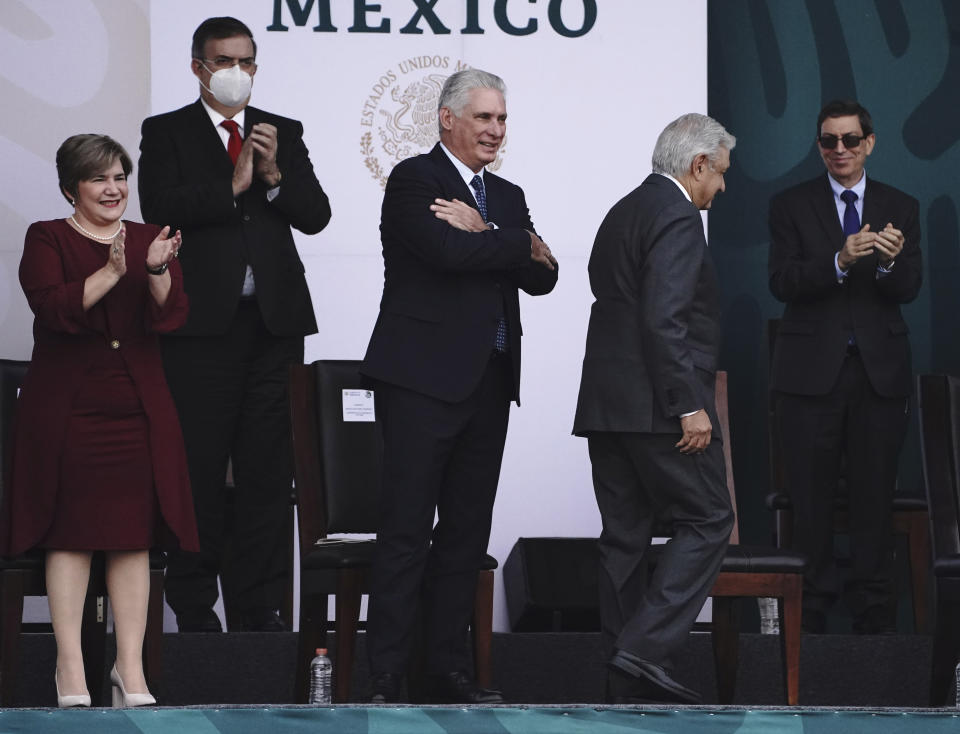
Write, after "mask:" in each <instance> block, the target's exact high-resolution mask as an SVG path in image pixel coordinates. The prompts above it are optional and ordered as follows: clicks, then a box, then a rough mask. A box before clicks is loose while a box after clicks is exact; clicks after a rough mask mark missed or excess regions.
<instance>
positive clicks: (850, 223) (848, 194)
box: [840, 189, 860, 237]
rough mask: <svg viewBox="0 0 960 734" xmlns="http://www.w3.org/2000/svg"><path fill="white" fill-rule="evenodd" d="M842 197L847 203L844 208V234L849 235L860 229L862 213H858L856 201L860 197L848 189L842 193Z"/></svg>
mask: <svg viewBox="0 0 960 734" xmlns="http://www.w3.org/2000/svg"><path fill="white" fill-rule="evenodd" d="M840 198H841V199H842V200H843V202H844V203H845V204H846V205H847V208H846V209H844V210H843V236H844V237H849V236H850V235H852V234H856V233H857V232H859V231H860V215H859V214H857V207H856V204H855V203H854V202H856V200H857V199H859V198H860V197H859V196H857V194H856V192H854V191H851V190H850V189H847V190H846V191H844V192H842V193H841V194H840Z"/></svg>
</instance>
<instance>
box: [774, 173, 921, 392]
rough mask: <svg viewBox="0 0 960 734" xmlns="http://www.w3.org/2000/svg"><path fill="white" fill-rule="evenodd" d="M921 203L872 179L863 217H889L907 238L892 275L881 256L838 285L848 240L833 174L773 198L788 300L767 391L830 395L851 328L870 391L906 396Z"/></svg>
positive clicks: (779, 282)
mask: <svg viewBox="0 0 960 734" xmlns="http://www.w3.org/2000/svg"><path fill="white" fill-rule="evenodd" d="M918 210H919V206H918V204H917V200H916V199H914V198H913V197H911V196H908V195H907V194H904V193H903V192H902V191H898V190H897V189H895V188H893V187H891V186H887V185H886V184H882V183H880V182H878V181H874V180H872V179H870V178H868V179H867V184H866V189H865V190H864V194H863V224H869V225H870V229H871V230H873V231H875V232H876V231H879V230H882V229H883V228H884V227H885V226H886V224H887V223H888V222H890V223H892V224H893V226H894V227H896V228H897V229H899V230H901V231H902V232H903V234H904V237H905V241H904V245H903V251H902V252H901V253H900V255H899V256H898V257H897V258H896V260H895V262H894V266H893V270H892V272H891V273H890V274H889V275H886V276H884V277H882V278H877V255H876V254H871V255H869V256H867V257H864V258H862V259H861V260H859V261H858V262H857V263H856V264H854V265H853V266H852V267H851V268H850V271H849V273H848V275H847V277H846V278H845V279H844V282H843V283H842V284H841V283H837V276H836V271H835V269H834V262H833V257H834V254H835V253H836V252H838V251H839V250H840V249H841V248H842V247H843V243H844V240H845V237H844V236H843V227H842V226H841V224H840V217H839V216H838V215H837V207H836V205H835V204H834V198H833V191H832V190H831V189H830V183H829V181H828V180H827V175H826V174H824V175H822V176H819V177H818V178H815V179H813V180H812V181H807V182H806V183H802V184H800V185H798V186H795V187H793V188H791V189H788V190H786V191H784V192H783V193H781V194H779V195H777V196H776V197H774V198H773V200H772V201H771V202H770V261H769V268H770V290H771V291H772V293H773V295H774V296H776V298H778V299H779V300H781V301H783V302H785V303H786V304H787V305H786V308H785V309H784V312H783V319H782V321H781V322H780V326H779V328H778V331H777V340H776V345H775V347H774V352H773V365H772V374H771V388H772V389H774V390H779V391H782V392H788V393H794V394H798V395H825V394H827V393H828V392H829V391H830V389H831V388H832V387H833V385H834V383H835V382H836V379H837V375H838V374H839V372H840V368H841V366H842V365H843V360H844V358H845V355H846V351H847V343H848V339H849V337H850V335H851V334H853V335H854V337H855V339H856V343H857V346H858V347H859V349H860V355H861V358H862V360H863V365H864V368H865V369H866V372H867V375H868V377H869V379H870V383H871V384H872V385H873V388H874V389H875V390H876V391H877V392H878V393H879V394H880V395H883V396H886V397H904V396H907V395H909V394H910V391H911V385H912V368H911V364H910V343H909V341H908V339H907V332H908V329H907V324H906V322H905V321H904V320H903V316H902V314H901V313H900V304H901V303H909V302H910V301H912V300H913V299H914V298H915V297H916V295H917V292H918V291H919V290H920V283H921V279H922V263H921V257H920V221H919V215H918Z"/></svg>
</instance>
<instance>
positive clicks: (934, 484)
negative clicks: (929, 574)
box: [917, 375, 960, 706]
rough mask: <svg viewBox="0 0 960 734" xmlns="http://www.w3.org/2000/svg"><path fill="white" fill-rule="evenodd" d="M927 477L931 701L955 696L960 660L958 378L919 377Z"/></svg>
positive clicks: (942, 701)
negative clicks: (931, 614) (931, 595)
mask: <svg viewBox="0 0 960 734" xmlns="http://www.w3.org/2000/svg"><path fill="white" fill-rule="evenodd" d="M917 402H918V403H919V411H918V413H919V417H920V446H921V451H922V455H923V480H924V487H925V489H926V493H927V501H928V503H929V506H930V533H931V535H932V537H933V578H934V611H935V614H934V619H933V655H932V659H931V667H930V705H931V706H943V705H948V706H952V705H953V704H954V702H955V699H954V692H955V688H954V686H955V683H956V681H955V678H954V676H955V672H954V671H955V669H956V666H957V663H958V661H960V378H957V377H948V376H946V375H920V376H919V377H918V378H917Z"/></svg>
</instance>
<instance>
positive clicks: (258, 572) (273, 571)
mask: <svg viewBox="0 0 960 734" xmlns="http://www.w3.org/2000/svg"><path fill="white" fill-rule="evenodd" d="M161 346H162V350H163V363H164V368H165V371H166V375H167V382H168V383H169V384H170V391H171V392H172V394H173V399H174V401H175V402H176V405H177V411H178V413H179V415H180V423H181V427H182V429H183V436H184V441H185V442H186V449H187V461H188V464H189V470H190V484H191V486H192V488H193V500H194V507H195V509H196V513H197V527H198V530H199V534H200V553H199V554H196V553H177V554H174V555H173V556H172V557H171V558H170V559H169V563H168V566H167V578H166V596H167V601H168V602H169V604H170V606H171V607H172V608H173V610H174V611H175V612H176V613H177V614H183V613H189V612H191V611H192V610H196V609H202V608H207V609H209V608H210V607H212V606H213V605H214V604H215V603H216V601H217V597H218V591H217V577H218V576H221V581H222V584H223V589H224V597H225V601H226V602H228V603H231V604H233V603H235V605H236V610H237V611H239V612H241V613H242V612H244V611H247V610H254V609H274V610H275V609H278V608H279V607H280V602H281V599H282V597H283V589H284V583H285V580H286V579H287V578H288V577H289V573H290V569H289V568H288V566H289V563H288V561H287V540H286V523H287V517H288V511H289V505H290V494H291V489H292V477H293V460H292V449H291V442H290V417H289V415H290V412H289V407H288V398H287V382H288V379H289V378H288V372H289V366H290V365H291V364H302V363H303V338H302V337H275V336H273V335H272V334H270V333H269V332H268V331H267V329H266V326H265V325H264V323H263V319H262V318H261V316H260V309H259V307H258V305H257V302H256V300H244V301H241V304H240V306H239V308H238V311H237V315H236V317H235V318H234V322H233V324H232V326H231V328H230V330H229V331H228V332H227V333H226V334H224V335H222V336H203V337H180V336H171V337H165V338H164V339H163V340H162V341H161ZM228 460H232V464H233V480H234V487H235V489H234V497H233V528H232V533H231V541H230V552H229V557H225V542H224V541H225V538H224V519H225V513H226V502H227V497H226V493H225V489H224V482H225V477H226V471H227V462H228Z"/></svg>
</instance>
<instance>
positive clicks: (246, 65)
mask: <svg viewBox="0 0 960 734" xmlns="http://www.w3.org/2000/svg"><path fill="white" fill-rule="evenodd" d="M200 61H203V62H205V63H207V64H209V65H210V66H211V67H213V70H214V71H220V70H221V69H229V68H230V67H231V66H236V65H237V64H239V65H240V68H241V69H243V70H244V71H246V72H251V71H253V70H254V69H256V68H257V60H256V59H255V58H253V57H252V56H246V57H244V58H242V59H238V58H234V57H232V56H217V57H216V58H215V59H200Z"/></svg>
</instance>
